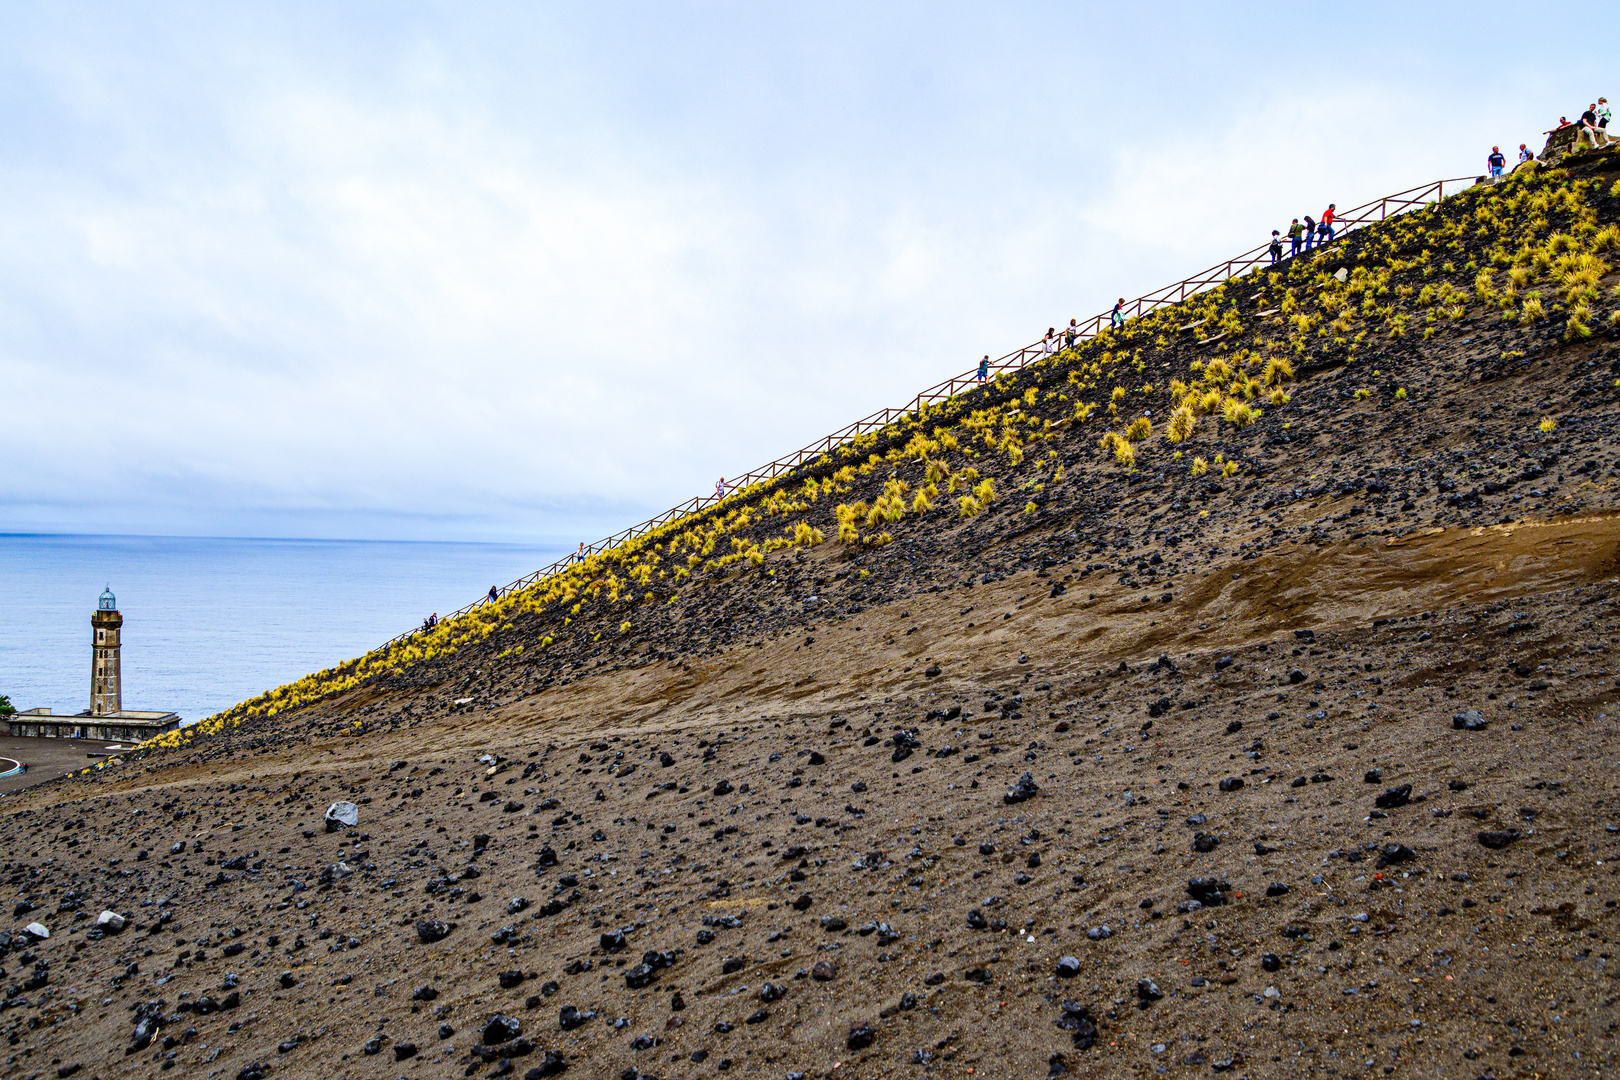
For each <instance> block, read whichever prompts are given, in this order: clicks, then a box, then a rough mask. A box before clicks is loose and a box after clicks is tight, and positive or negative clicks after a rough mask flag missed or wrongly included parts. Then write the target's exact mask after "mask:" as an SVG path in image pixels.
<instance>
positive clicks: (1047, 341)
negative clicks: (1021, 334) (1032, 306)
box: [1041, 326, 1057, 356]
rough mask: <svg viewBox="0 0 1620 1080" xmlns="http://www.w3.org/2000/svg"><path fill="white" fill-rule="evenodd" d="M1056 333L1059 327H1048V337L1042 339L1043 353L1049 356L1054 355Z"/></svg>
mask: <svg viewBox="0 0 1620 1080" xmlns="http://www.w3.org/2000/svg"><path fill="white" fill-rule="evenodd" d="M1056 333H1057V327H1055V326H1048V327H1047V328H1046V336H1045V337H1044V338H1042V339H1041V352H1043V353H1045V354H1046V355H1047V356H1051V355H1052V346H1053V345H1054V344H1055V343H1056V341H1055V338H1054V335H1055V334H1056Z"/></svg>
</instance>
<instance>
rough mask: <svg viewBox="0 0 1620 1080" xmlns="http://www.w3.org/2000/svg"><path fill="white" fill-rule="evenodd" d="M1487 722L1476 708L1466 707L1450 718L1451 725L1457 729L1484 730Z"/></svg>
mask: <svg viewBox="0 0 1620 1080" xmlns="http://www.w3.org/2000/svg"><path fill="white" fill-rule="evenodd" d="M1489 723H1490V721H1489V720H1486V719H1485V717H1484V715H1483V714H1482V713H1480V711H1479V710H1478V709H1468V710H1467V711H1465V712H1460V713H1458V714H1457V715H1456V716H1453V717H1452V718H1451V726H1452V727H1454V728H1456V729H1457V730H1458V731H1484V730H1485V726H1486V725H1487V724H1489Z"/></svg>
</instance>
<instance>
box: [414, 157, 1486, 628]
mask: <svg viewBox="0 0 1620 1080" xmlns="http://www.w3.org/2000/svg"><path fill="white" fill-rule="evenodd" d="M1478 180H1479V178H1478V177H1474V176H1459V177H1454V178H1452V179H1449V180H1436V181H1434V182H1432V183H1428V184H1421V185H1419V186H1418V187H1414V188H1408V189H1406V190H1405V191H1397V192H1396V193H1395V194H1393V195H1385V196H1384V197H1383V198H1380V199H1373V200H1372V201H1370V202H1365V203H1362V204H1361V205H1360V206H1357V207H1354V208H1352V209H1350V210H1346V211H1344V212H1343V213H1342V214H1341V213H1337V212H1336V213H1335V215H1334V219H1333V224H1334V230H1333V231H1334V240H1335V241H1336V240H1338V239H1339V238H1340V237H1342V236H1344V235H1345V234H1346V233H1349V232H1353V231H1354V230H1356V229H1359V228H1362V227H1363V226H1366V225H1371V224H1373V223H1375V222H1379V221H1384V220H1387V219H1388V218H1391V217H1394V216H1395V215H1397V214H1402V213H1405V212H1407V211H1408V210H1414V209H1421V208H1423V207H1426V206H1430V205H1433V204H1436V203H1439V202H1440V201H1442V200H1443V199H1445V197H1446V185H1447V184H1451V185H1454V191H1453V194H1456V193H1457V192H1459V191H1461V190H1463V189H1462V188H1455V185H1459V184H1462V185H1465V186H1472V185H1473V184H1475V183H1477V182H1478ZM1431 196H1432V198H1431ZM1326 246H1327V245H1326V244H1323V245H1319V246H1318V247H1317V248H1316V249H1315V250H1318V251H1319V250H1321V249H1322V248H1323V247H1326ZM1270 247H1271V245H1270V243H1269V242H1268V243H1265V244H1261V245H1260V246H1259V247H1256V248H1250V249H1249V250H1248V251H1245V252H1243V253H1242V254H1241V255H1237V256H1234V257H1233V258H1230V259H1227V260H1225V261H1224V262H1218V263H1216V264H1215V265H1214V266H1211V267H1209V268H1208V269H1206V270H1203V271H1200V272H1199V273H1197V274H1193V275H1191V276H1190V277H1185V278H1182V279H1181V280H1180V281H1176V282H1172V283H1171V284H1169V285H1165V286H1163V287H1162V288H1158V289H1154V290H1153V291H1152V292H1148V293H1144V294H1143V295H1141V296H1139V297H1137V298H1136V299H1135V300H1132V301H1129V302H1128V303H1126V304H1125V305H1124V307H1123V308H1121V314H1122V315H1124V316H1125V317H1126V318H1136V317H1137V316H1140V315H1144V314H1146V313H1148V312H1150V311H1152V310H1154V309H1155V308H1160V307H1164V306H1166V305H1168V304H1179V303H1181V302H1182V301H1183V300H1185V299H1187V298H1188V297H1189V296H1196V295H1198V294H1199V293H1201V292H1204V291H1205V290H1206V289H1212V288H1214V287H1216V286H1217V285H1223V284H1225V283H1226V282H1228V281H1230V280H1232V279H1233V278H1236V277H1240V276H1242V275H1243V274H1245V273H1247V272H1248V271H1250V270H1253V269H1254V268H1256V267H1258V266H1269V265H1270V256H1269V252H1270ZM1284 258H1285V259H1286V258H1292V256H1284ZM1111 318H1112V309H1110V310H1109V311H1105V312H1103V313H1102V314H1100V315H1093V316H1092V317H1091V318H1089V319H1087V320H1086V321H1085V322H1084V323H1079V324H1077V327H1076V332H1075V340H1076V341H1080V340H1083V339H1086V338H1093V337H1096V336H1097V335H1098V334H1100V333H1102V332H1103V331H1104V330H1106V329H1107V328H1108V324H1109V323H1110V321H1111ZM1068 329H1069V328H1068V327H1064V328H1063V329H1062V330H1061V331H1060V332H1059V335H1058V337H1055V338H1053V339H1052V340H1051V341H1050V342H1048V341H1046V340H1045V339H1042V340H1041V341H1037V342H1035V343H1034V344H1033V345H1026V346H1024V347H1023V348H1021V349H1014V350H1013V351H1012V352H1010V353H1007V354H1006V355H1005V356H1003V357H1001V358H999V359H997V360H993V361H991V363H990V367H989V372H990V373H991V374H997V375H999V374H1001V373H1002V372H1005V371H1019V370H1021V369H1023V368H1024V367H1027V366H1028V365H1029V364H1032V363H1034V362H1036V361H1038V360H1044V359H1046V358H1048V357H1051V356H1055V355H1057V354H1058V353H1059V352H1062V351H1063V350H1064V349H1065V348H1067V346H1066V345H1064V344H1063V341H1062V340H1060V339H1062V338H1065V337H1067V334H1068ZM977 385H979V378H978V369H977V368H975V369H974V370H972V371H969V372H967V373H966V374H963V375H954V376H952V377H951V378H949V379H946V380H945V381H944V382H940V383H936V384H935V385H933V386H930V387H929V388H928V389H926V390H923V391H922V392H920V393H919V394H918V395H917V396H916V397H914V398H912V399H911V402H910V403H909V404H908V405H906V406H905V407H904V408H901V409H879V410H878V411H877V412H875V413H872V414H871V415H870V416H866V417H862V418H861V419H859V420H857V421H855V422H854V423H853V424H848V425H846V426H844V427H842V428H839V429H838V430H837V431H835V432H833V433H832V434H831V435H826V436H823V437H822V438H820V439H817V440H816V441H815V442H813V443H811V444H810V445H809V446H806V447H803V448H802V449H799V450H795V451H794V452H793V453H791V454H788V455H786V456H784V457H780V458H777V459H776V460H775V461H771V462H767V463H766V464H764V465H761V466H760V467H759V468H757V469H753V470H751V471H750V472H747V473H744V474H742V475H741V476H738V477H735V478H734V479H733V480H732V482H731V485H730V486H731V489H732V490H731V491H730V492H728V493H727V494H726V495H720V494H719V493H716V494H714V495H699V496H696V497H694V498H691V499H687V500H686V501H685V502H683V503H679V504H677V505H676V506H673V507H671V508H670V509H668V510H665V511H664V512H663V513H661V514H658V515H656V516H654V517H651V518H649V519H647V520H646V521H643V522H642V523H641V524H639V525H631V526H630V527H629V528H625V529H620V530H619V531H618V532H616V533H614V534H612V535H611V536H608V537H605V538H603V539H601V540H598V541H596V543H594V544H586V545H584V546H583V547H582V548H581V549H580V550H578V551H572V552H569V553H568V554H567V555H565V556H563V557H562V558H561V559H558V560H557V561H556V562H554V563H552V564H551V565H550V566H547V567H544V568H543V569H540V570H536V571H535V572H534V573H532V574H525V575H524V576H523V577H520V578H518V579H517V580H516V581H514V582H512V583H511V584H509V585H506V586H505V587H502V588H497V589H496V590H495V594H496V596H497V597H499V596H506V595H508V594H510V593H514V592H519V591H521V590H523V589H526V588H528V587H529V586H530V585H534V584H536V583H537V582H539V581H542V580H544V579H545V578H548V577H550V576H552V575H553V574H558V573H561V572H562V571H564V570H566V569H567V568H568V567H570V566H572V565H574V564H575V563H577V562H582V561H584V559H585V558H587V557H589V556H591V555H596V554H599V553H600V552H603V551H607V550H608V549H610V548H613V547H616V546H618V545H619V544H622V543H625V542H626V541H629V540H634V539H635V538H636V537H638V536H644V535H645V534H647V533H649V532H651V531H652V530H654V529H657V528H660V527H662V526H664V525H667V524H669V523H670V522H671V521H675V520H677V519H678V518H682V517H685V516H687V515H689V514H695V513H698V512H700V511H702V510H706V509H708V508H709V507H711V506H715V505H717V504H719V503H721V502H724V501H725V500H726V499H727V498H729V497H730V496H731V495H732V494H735V493H736V492H737V491H741V490H743V489H745V488H747V487H749V486H751V485H753V484H756V483H759V482H760V481H763V480H774V479H776V478H777V477H778V476H781V475H782V474H783V473H785V472H790V471H792V470H793V469H796V468H798V467H799V466H800V465H802V464H804V463H805V462H806V461H813V460H814V459H816V458H818V457H820V456H821V455H822V454H826V453H830V452H831V451H832V450H833V449H834V448H835V447H837V446H838V445H840V444H841V443H844V442H846V441H848V440H850V439H853V438H856V437H857V436H860V435H864V434H866V433H867V432H870V431H877V430H879V429H881V428H883V427H884V426H886V425H888V424H890V423H893V422H894V421H895V420H897V419H899V418H901V417H903V416H907V415H909V414H910V413H912V412H915V411H916V410H918V409H921V408H922V407H923V406H924V405H929V404H932V403H933V402H936V401H945V400H949V399H950V398H952V397H955V396H956V394H957V393H958V392H959V391H961V390H962V389H964V388H966V389H971V388H973V387H974V386H977ZM489 602H490V600H489V597H488V596H487V595H486V596H484V597H481V598H480V599H478V600H476V601H474V602H473V603H471V604H468V605H467V606H466V607H463V608H460V609H458V610H456V611H452V612H451V613H450V614H449V615H446V616H444V619H442V620H440V621H445V620H449V619H455V618H458V617H459V616H462V615H465V614H467V613H468V612H470V611H474V610H476V609H477V608H479V607H481V606H483V605H484V604H487V603H489ZM423 629H425V628H424V627H417V628H415V629H412V630H408V631H406V632H405V633H403V634H399V635H397V636H395V637H392V638H390V639H388V641H386V642H384V643H383V646H382V647H383V648H387V647H388V646H389V645H392V644H394V643H395V642H398V641H404V640H406V639H407V638H411V637H414V636H415V635H417V634H419V633H421V632H422V630H423Z"/></svg>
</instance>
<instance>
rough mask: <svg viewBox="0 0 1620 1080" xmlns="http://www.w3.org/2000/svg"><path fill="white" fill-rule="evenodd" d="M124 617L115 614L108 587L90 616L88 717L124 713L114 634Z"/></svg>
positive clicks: (113, 602)
mask: <svg viewBox="0 0 1620 1080" xmlns="http://www.w3.org/2000/svg"><path fill="white" fill-rule="evenodd" d="M80 610H83V609H82V608H81V609H80ZM123 625H124V616H123V615H121V614H119V612H118V598H117V597H115V596H113V591H112V586H111V585H109V586H107V588H105V589H103V590H102V592H101V599H100V600H98V601H97V602H96V610H95V613H94V614H93V615H91V616H90V630H91V636H92V638H93V639H94V640H93V641H92V642H91V648H92V650H93V651H92V656H93V657H94V659H93V660H92V661H91V666H90V715H91V716H107V715H108V714H110V713H120V712H123V711H124V687H123V679H122V678H121V677H120V675H121V673H120V671H119V662H118V648H119V643H118V634H119V631H120V630H121V629H122V628H123Z"/></svg>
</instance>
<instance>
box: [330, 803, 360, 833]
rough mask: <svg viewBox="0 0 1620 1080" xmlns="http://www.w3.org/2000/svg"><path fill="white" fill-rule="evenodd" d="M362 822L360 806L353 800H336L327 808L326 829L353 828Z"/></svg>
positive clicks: (332, 830)
mask: <svg viewBox="0 0 1620 1080" xmlns="http://www.w3.org/2000/svg"><path fill="white" fill-rule="evenodd" d="M358 824H360V808H359V807H358V806H356V805H354V803H352V802H335V803H333V804H332V805H331V806H328V807H327V808H326V831H327V832H337V831H338V830H339V829H352V828H354V827H355V826H356V825H358Z"/></svg>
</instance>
